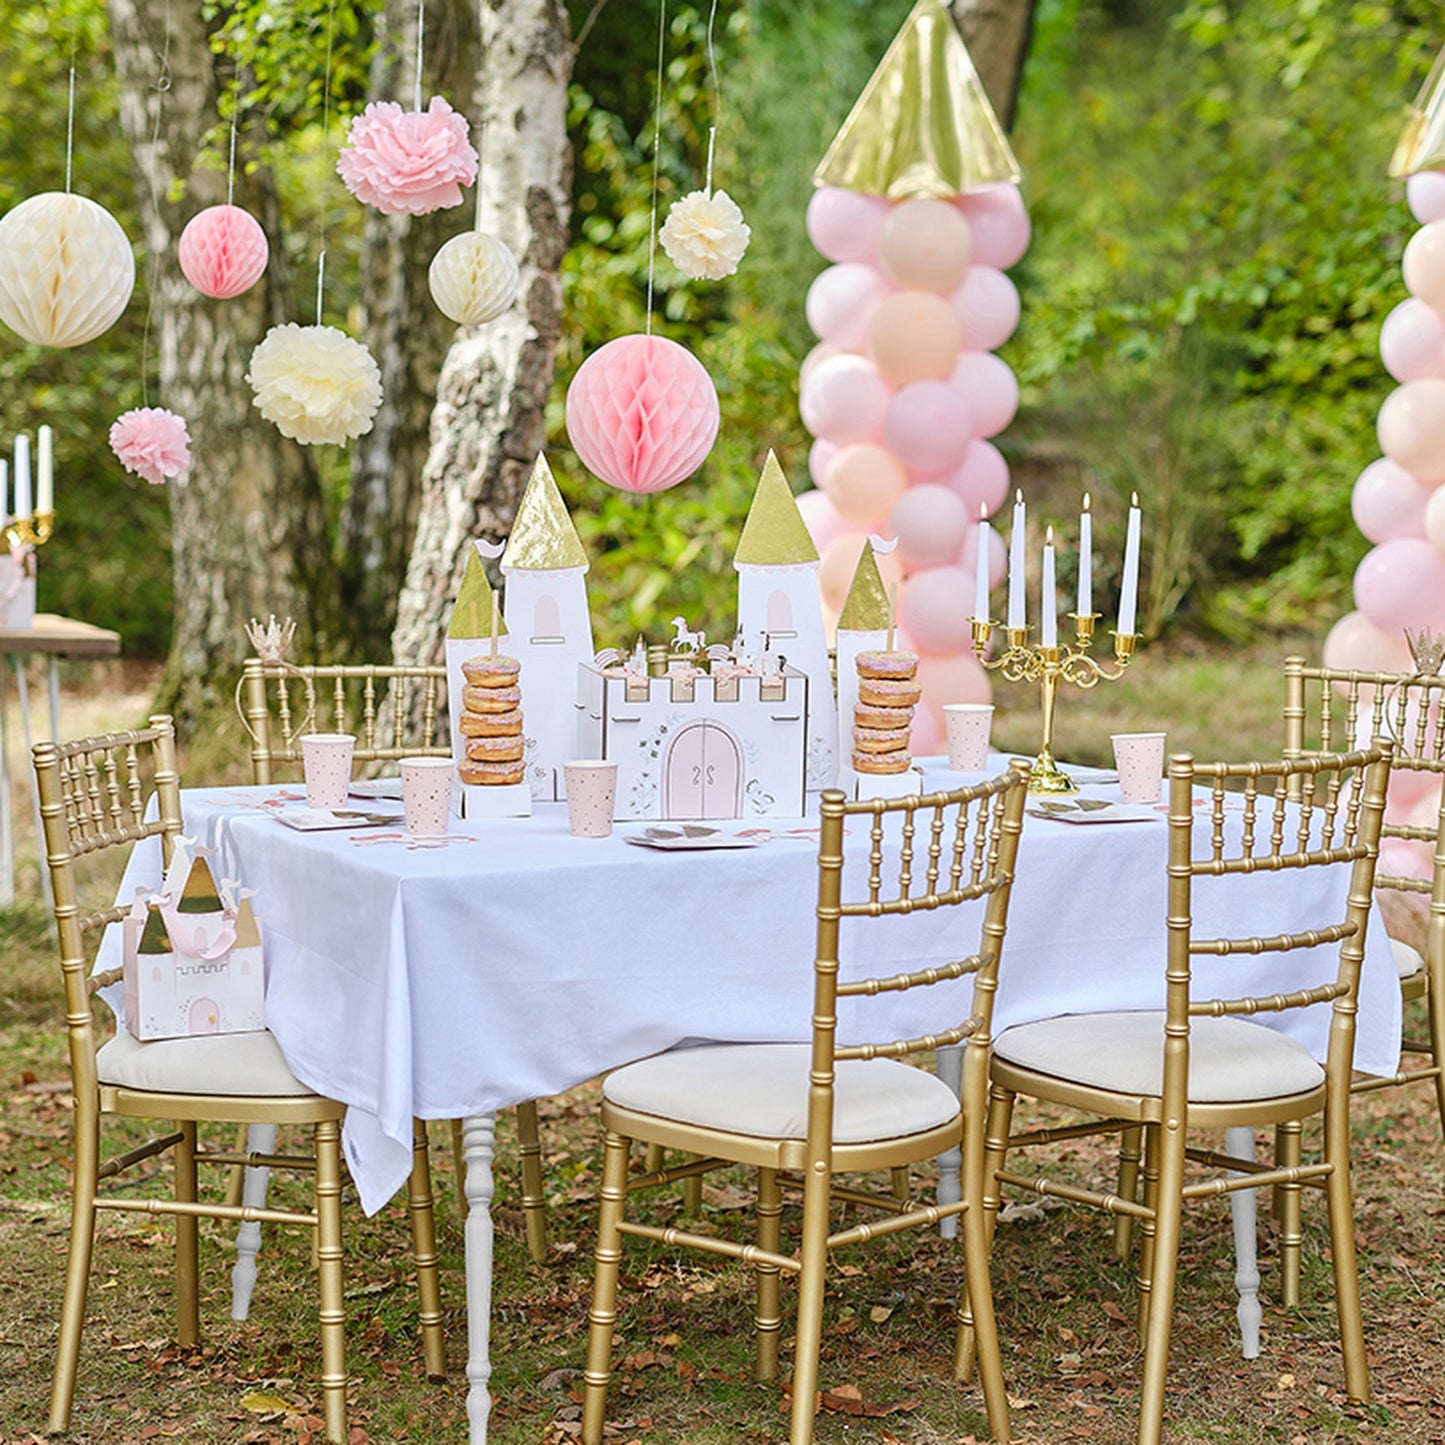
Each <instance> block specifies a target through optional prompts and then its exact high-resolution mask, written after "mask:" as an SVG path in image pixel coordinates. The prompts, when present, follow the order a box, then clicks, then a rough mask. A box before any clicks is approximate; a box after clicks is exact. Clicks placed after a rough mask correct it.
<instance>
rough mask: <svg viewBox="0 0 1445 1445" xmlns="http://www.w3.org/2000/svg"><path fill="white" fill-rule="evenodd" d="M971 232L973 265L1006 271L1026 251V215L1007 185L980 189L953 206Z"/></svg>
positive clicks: (1013, 189) (1020, 199) (1014, 188)
mask: <svg viewBox="0 0 1445 1445" xmlns="http://www.w3.org/2000/svg"><path fill="white" fill-rule="evenodd" d="M955 204H956V205H957V206H958V209H959V210H960V211H962V212H963V214H964V215H965V217H967V219H968V226H969V230H971V231H972V232H973V264H974V265H975V266H996V267H997V268H998V269H999V270H1000V271H1007V270H1008V268H1009V267H1010V266H1012V265H1013V264H1014V263H1015V262H1016V261H1018V260H1019V258H1020V257H1022V255H1023V253H1024V252H1025V251H1027V250H1028V248H1029V213H1028V211H1027V210H1026V209H1025V207H1024V198H1023V197H1022V196H1021V195H1020V194H1019V188H1018V187H1017V186H1016V185H1013V184H1011V183H1010V182H1008V181H1001V182H999V183H998V184H997V185H992V186H980V187H979V189H978V190H976V191H969V192H968V194H967V195H963V196H960V197H959V198H958V200H957V201H956V202H955Z"/></svg>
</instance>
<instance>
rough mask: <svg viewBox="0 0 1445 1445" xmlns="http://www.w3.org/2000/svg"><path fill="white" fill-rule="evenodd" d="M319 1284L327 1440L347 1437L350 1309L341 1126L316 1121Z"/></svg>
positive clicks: (323, 1392)
mask: <svg viewBox="0 0 1445 1445" xmlns="http://www.w3.org/2000/svg"><path fill="white" fill-rule="evenodd" d="M316 1256H317V1270H316V1285H317V1290H318V1292H319V1294H320V1296H321V1400H322V1406H321V1409H322V1415H323V1417H324V1419H325V1421H326V1438H327V1439H328V1440H335V1441H340V1442H344V1441H345V1440H346V1307H345V1302H344V1299H343V1296H342V1290H341V1125H340V1124H338V1123H337V1122H336V1120H334V1119H325V1120H322V1121H321V1122H320V1123H319V1124H317V1125H316Z"/></svg>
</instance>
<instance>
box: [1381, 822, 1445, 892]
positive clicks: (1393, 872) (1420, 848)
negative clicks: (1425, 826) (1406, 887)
mask: <svg viewBox="0 0 1445 1445" xmlns="http://www.w3.org/2000/svg"><path fill="white" fill-rule="evenodd" d="M1391 821H1392V822H1393V821H1394V820H1393V819H1392V820H1391ZM1429 826H1430V827H1432V828H1433V827H1434V826H1435V815H1434V814H1433V813H1432V814H1431V815H1430V822H1429ZM1376 866H1377V867H1378V869H1379V871H1380V872H1381V873H1383V874H1385V875H1386V876H1387V877H1391V878H1418V879H1420V880H1421V881H1422V882H1425V883H1428V882H1429V881H1430V879H1431V878H1433V877H1434V866H1433V862H1432V860H1431V857H1430V849H1429V847H1428V845H1426V844H1424V843H1416V842H1412V841H1411V840H1410V839H1409V838H1381V839H1380V857H1379V862H1378V864H1377V865H1376ZM1390 896H1391V897H1392V898H1399V897H1400V896H1401V895H1400V894H1399V893H1391V895H1390ZM1404 896H1405V897H1406V898H1411V895H1410V894H1405V895H1404ZM1411 901H1412V902H1413V898H1412V900H1411ZM1420 902H1421V904H1424V903H1425V899H1424V898H1423V897H1422V898H1421V899H1420ZM1421 911H1422V912H1423V911H1424V909H1423V908H1422V909H1421Z"/></svg>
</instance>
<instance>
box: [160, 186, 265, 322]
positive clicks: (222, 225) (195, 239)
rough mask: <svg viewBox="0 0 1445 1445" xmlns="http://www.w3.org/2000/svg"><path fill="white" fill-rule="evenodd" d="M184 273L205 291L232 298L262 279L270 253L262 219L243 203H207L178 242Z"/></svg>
mask: <svg viewBox="0 0 1445 1445" xmlns="http://www.w3.org/2000/svg"><path fill="white" fill-rule="evenodd" d="M176 254H177V256H178V257H179V259H180V263H181V274H182V275H183V276H185V278H186V280H187V281H189V282H190V283H191V285H192V286H194V287H195V288H196V290H197V291H199V292H200V293H201V295H202V296H211V297H214V298H215V299H216V300H217V301H229V300H230V299H231V297H233V296H239V295H240V294H241V293H242V292H243V291H249V290H250V289H251V287H252V286H254V285H255V284H256V282H257V281H259V280H260V279H261V275H262V273H263V272H264V271H265V269H266V261H267V259H268V257H269V256H270V247H269V245H268V244H267V242H266V233H265V231H263V230H262V229H261V223H260V222H259V221H258V220H257V219H256V218H255V217H254V216H253V215H251V214H250V213H249V212H247V211H243V210H242V209H241V208H240V207H239V206H207V207H206V209H205V210H204V211H199V212H197V214H196V215H194V216H192V217H191V219H190V220H189V221H187V222H186V228H185V230H184V231H182V232H181V239H180V240H179V241H178V242H177V243H176Z"/></svg>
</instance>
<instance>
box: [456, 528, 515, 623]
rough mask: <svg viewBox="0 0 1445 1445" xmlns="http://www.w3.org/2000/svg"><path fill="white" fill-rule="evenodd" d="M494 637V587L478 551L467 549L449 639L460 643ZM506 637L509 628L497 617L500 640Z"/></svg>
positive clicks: (471, 548) (473, 548) (472, 548)
mask: <svg viewBox="0 0 1445 1445" xmlns="http://www.w3.org/2000/svg"><path fill="white" fill-rule="evenodd" d="M491 635H492V584H491V583H490V582H488V581H487V571H486V568H485V567H483V566H482V559H481V558H480V557H479V556H477V549H476V548H475V547H468V548H467V567H466V571H465V572H463V573H462V585H461V586H460V587H459V588H458V589H457V605H456V606H455V607H454V608H452V620H451V624H450V625H449V626H448V627H447V636H448V637H450V638H453V639H455V640H457V641H469V640H471V639H473V638H478V637H490V636H491ZM506 635H507V624H506V623H505V622H503V621H502V619H501V616H500V613H499V615H498V617H497V636H498V637H505V636H506Z"/></svg>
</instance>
